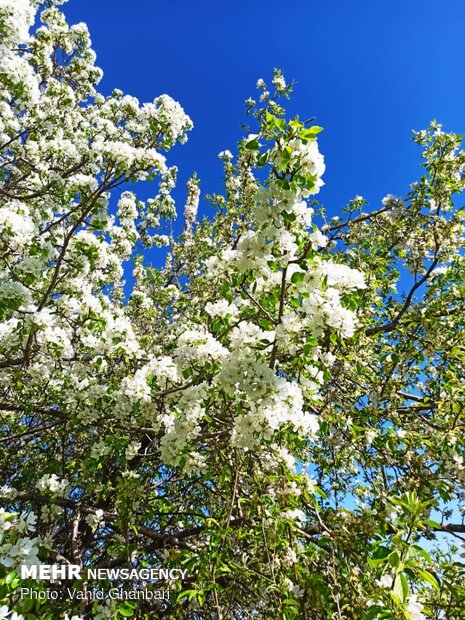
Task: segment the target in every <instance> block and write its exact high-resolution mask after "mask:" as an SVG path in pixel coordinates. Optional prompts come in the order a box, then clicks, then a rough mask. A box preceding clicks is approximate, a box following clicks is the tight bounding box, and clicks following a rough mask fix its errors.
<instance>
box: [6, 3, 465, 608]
mask: <svg viewBox="0 0 465 620" xmlns="http://www.w3.org/2000/svg"><path fill="white" fill-rule="evenodd" d="M60 3H61V2H60V1H58V0H50V1H49V2H47V3H46V5H42V6H41V7H37V6H36V5H35V4H34V3H33V2H31V1H29V0H0V56H1V59H2V69H1V73H0V88H1V92H0V106H1V114H0V144H1V151H0V156H1V158H2V163H1V169H0V174H1V177H0V200H1V209H0V241H1V246H0V250H1V267H0V314H1V317H0V318H1V324H0V412H1V413H0V421H1V428H2V437H1V439H0V471H1V472H2V483H3V486H2V487H1V488H0V499H1V502H2V505H3V509H2V511H1V512H0V525H1V528H0V532H1V538H0V618H12V619H16V620H18V619H20V618H21V617H23V618H25V619H31V620H32V619H35V618H43V619H50V620H54V619H56V618H65V617H71V616H72V617H73V618H75V619H76V618H95V619H103V618H120V617H135V618H167V619H168V618H172V619H182V618H186V619H187V618H190V619H216V620H220V619H223V620H226V619H228V618H231V619H233V618H236V619H245V618H263V619H272V618H276V619H278V618H284V619H287V620H291V619H293V618H302V619H309V620H310V619H312V620H313V619H315V620H316V619H330V618H332V619H337V620H343V619H344V620H346V619H347V620H349V619H350V620H360V619H366V620H369V619H379V620H381V619H382V620H394V619H404V620H421V619H426V618H427V619H431V620H432V619H437V620H439V619H446V618H447V620H455V619H459V618H463V609H464V608H465V587H464V585H463V574H464V565H463V564H462V563H461V562H460V559H461V556H460V554H459V551H460V550H459V549H458V547H459V546H460V540H457V539H460V538H461V536H460V534H461V533H465V526H464V525H463V524H462V521H461V516H460V505H461V504H462V506H463V498H464V495H463V492H464V490H463V483H464V480H465V465H464V461H463V457H464V448H465V439H464V433H463V428H464V425H465V405H464V403H465V348H464V345H463V327H464V317H465V313H464V311H465V285H464V282H465V277H464V276H465V265H464V261H463V254H462V247H463V243H464V235H463V225H462V221H463V219H464V217H465V215H464V212H463V210H461V209H460V208H458V207H457V206H456V202H455V197H456V195H457V194H459V193H460V192H461V190H462V189H463V186H464V180H463V170H464V166H465V154H464V153H463V152H462V151H460V150H459V146H460V138H459V137H458V136H456V135H455V134H448V133H443V132H442V131H441V127H440V126H439V125H435V124H433V125H432V126H431V127H430V128H429V129H428V130H427V131H422V132H419V133H417V134H415V138H414V139H415V141H416V142H417V143H418V144H419V145H421V146H422V148H423V157H424V164H423V165H424V168H425V171H424V175H423V176H422V177H421V179H420V181H419V182H418V183H415V184H413V185H412V186H411V190H410V192H409V193H408V195H407V197H406V199H405V200H403V199H401V198H396V197H394V196H391V195H389V196H387V197H386V198H385V200H384V201H383V206H382V207H381V208H380V209H378V210H375V211H371V212H366V211H365V210H364V207H365V204H366V203H365V201H364V200H363V199H362V198H360V197H357V198H356V199H355V200H354V201H352V202H351V203H350V204H349V206H348V208H347V209H346V211H345V213H344V214H343V217H341V218H333V219H332V220H331V221H330V222H327V221H326V218H325V212H324V210H323V209H322V208H320V207H318V205H317V204H316V202H315V201H314V199H313V198H312V197H313V196H314V195H315V194H317V193H318V191H319V188H320V187H321V185H322V184H323V181H322V175H323V173H324V170H325V166H324V160H323V157H322V155H321V154H320V153H319V151H318V143H317V135H318V133H319V132H320V130H321V128H319V127H317V126H314V125H312V124H311V121H307V122H302V121H300V120H299V118H294V119H293V120H290V121H288V120H286V117H285V113H284V110H283V109H282V107H281V106H280V104H279V103H277V101H279V97H287V96H288V95H289V93H290V91H291V88H290V87H289V86H287V85H286V83H285V81H284V78H283V76H282V75H281V73H280V72H279V71H276V72H275V75H274V78H273V88H272V90H271V91H268V90H267V87H266V85H265V83H264V82H263V81H262V80H260V81H259V83H258V87H259V89H260V92H261V97H260V104H259V105H256V104H255V102H253V101H251V100H249V101H248V108H249V113H250V118H251V119H253V121H254V122H255V123H256V127H257V129H256V130H255V133H254V134H250V135H249V136H248V137H247V138H245V139H243V140H242V141H241V142H240V143H239V147H238V153H237V155H236V156H233V155H232V154H231V153H230V152H229V151H224V152H223V153H221V154H220V157H221V159H222V160H223V163H224V171H225V193H224V195H215V196H213V197H211V202H212V203H213V206H214V207H215V209H214V210H213V211H212V216H211V217H209V218H205V219H203V220H202V221H197V208H198V204H199V196H200V188H199V182H198V180H197V179H196V178H195V176H194V177H192V178H191V180H190V181H189V183H188V197H187V202H186V206H185V210H184V219H185V225H184V232H183V234H182V235H180V236H178V238H176V239H174V238H173V235H172V234H168V235H166V234H163V233H166V231H170V230H171V229H170V223H171V222H172V220H173V219H174V218H175V215H176V214H175V205H174V201H173V199H172V197H171V195H170V194H171V190H172V189H173V187H174V185H175V181H176V168H175V167H169V166H168V164H167V162H166V158H165V155H164V153H165V152H167V151H168V150H169V149H170V148H171V147H172V146H173V145H174V144H176V143H177V142H184V141H185V139H186V132H187V131H188V130H189V129H190V128H191V127H192V123H191V121H190V119H189V118H188V117H187V116H186V114H185V113H184V111H183V109H182V108H181V107H180V106H179V104H177V103H176V102H175V101H173V100H172V99H171V98H170V97H168V96H166V95H162V96H161V97H158V98H156V99H155V100H154V101H153V102H152V103H146V104H142V105H141V104H140V103H139V102H138V101H137V99H135V98H134V97H131V96H127V95H123V93H121V92H120V91H116V90H115V91H114V92H113V93H112V94H111V95H110V96H109V97H104V96H102V95H101V94H99V93H98V92H97V90H96V87H97V84H98V81H99V79H100V77H101V71H100V70H99V69H98V68H96V67H95V65H94V62H95V55H94V53H93V52H92V50H91V48H90V40H89V35H88V32H87V29H86V27H85V26H84V25H83V24H78V25H76V26H73V27H69V26H68V25H67V23H66V21H65V19H64V16H63V14H62V13H61V12H60V10H59V9H58V8H57V5H59V4H60ZM38 8H40V9H41V12H40V21H41V25H40V26H38V27H36V28H35V31H34V34H33V35H30V28H32V26H33V24H34V22H35V20H36V11H37V10H38ZM143 180H153V181H157V182H158V186H157V189H156V190H155V191H154V197H153V198H151V199H148V200H146V201H142V200H140V199H138V198H137V195H136V193H135V192H134V185H136V186H137V182H138V181H143ZM162 246H167V250H166V248H165V250H160V251H164V252H165V254H166V256H167V258H166V262H165V264H164V266H163V267H162V268H154V267H151V266H149V264H148V258H147V251H146V250H147V249H149V248H159V247H162ZM153 251H154V250H152V251H151V253H153ZM128 265H131V266H132V277H131V278H129V280H130V284H129V283H127V282H126V280H127V279H128V275H127V272H126V275H125V270H127V267H128ZM439 532H440V533H442V534H441V537H442V538H441V539H440V540H441V544H440V545H439V546H438V547H437V548H435V545H434V544H433V543H434V540H435V538H436V537H437V536H438V533H439ZM449 541H452V542H449ZM39 562H43V563H49V564H51V563H54V562H58V563H71V564H79V565H80V566H83V567H102V568H114V567H155V568H156V567H168V568H170V567H172V568H183V569H184V571H183V574H184V577H183V578H182V579H177V580H173V581H171V582H163V581H161V582H159V583H158V584H142V585H141V584H138V586H137V587H140V588H142V589H143V588H145V589H146V590H151V589H154V588H160V587H162V586H163V587H167V588H168V587H169V589H170V598H169V600H137V601H132V602H131V601H123V602H121V601H118V600H112V599H104V600H100V601H93V600H91V598H84V599H83V600H79V599H78V598H73V597H70V596H61V594H64V593H66V585H68V586H69V585H70V584H66V583H62V584H55V585H54V588H55V590H56V591H57V592H59V593H60V597H59V598H57V599H54V600H34V599H33V598H31V597H20V595H19V591H20V588H21V587H22V586H24V585H28V586H33V587H34V588H35V589H36V590H45V589H46V588H47V586H48V585H49V584H48V582H40V581H32V580H30V579H29V580H26V581H21V579H20V577H19V567H20V566H21V565H25V566H31V565H34V564H38V563H39ZM96 585H101V584H96V583H92V581H87V582H85V583H84V584H83V583H82V582H80V583H77V584H74V586H75V587H77V588H84V591H85V592H87V593H88V592H92V589H93V588H94V587H95V586H96ZM107 585H108V584H107Z"/></svg>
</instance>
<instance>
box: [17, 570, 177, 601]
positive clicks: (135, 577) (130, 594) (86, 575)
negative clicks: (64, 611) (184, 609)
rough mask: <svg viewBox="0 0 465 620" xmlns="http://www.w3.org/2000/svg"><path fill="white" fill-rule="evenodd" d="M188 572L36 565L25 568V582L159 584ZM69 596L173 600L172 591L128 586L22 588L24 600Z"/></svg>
mask: <svg viewBox="0 0 465 620" xmlns="http://www.w3.org/2000/svg"><path fill="white" fill-rule="evenodd" d="M187 572H188V571H187V569H182V568H140V569H136V568H86V569H83V568H82V567H81V566H79V565H78V564H38V565H37V564H35V565H34V564H33V565H31V566H26V565H21V567H20V577H21V579H34V580H40V581H50V582H55V583H57V582H61V581H72V582H74V581H76V580H78V581H79V580H80V581H84V580H85V581H87V580H88V579H93V580H95V581H110V582H125V581H133V582H138V581H139V582H145V583H152V584H153V583H155V584H156V582H157V581H159V580H168V581H173V580H177V579H184V578H185V576H186V575H187ZM65 595H67V597H69V598H70V599H77V600H83V599H86V600H102V599H105V598H113V599H124V600H128V599H129V600H132V599H145V600H151V599H159V600H169V590H168V589H160V590H152V589H148V588H147V587H140V588H132V589H125V588H124V587H119V588H114V587H112V588H110V589H109V590H106V591H105V590H104V589H103V588H94V589H86V590H79V589H77V588H71V587H66V588H65V590H64V591H58V590H54V589H49V590H40V591H39V590H35V589H34V588H28V587H22V588H20V596H21V598H24V597H28V598H33V599H40V600H44V599H52V600H58V599H63V598H64V597H65Z"/></svg>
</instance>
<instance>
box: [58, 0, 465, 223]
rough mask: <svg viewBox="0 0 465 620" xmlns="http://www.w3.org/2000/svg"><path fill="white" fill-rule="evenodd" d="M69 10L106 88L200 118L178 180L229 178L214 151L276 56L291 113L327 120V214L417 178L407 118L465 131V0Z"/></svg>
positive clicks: (108, 1) (96, 4) (113, 2)
mask: <svg viewBox="0 0 465 620" xmlns="http://www.w3.org/2000/svg"><path fill="white" fill-rule="evenodd" d="M63 10H64V12H65V14H66V15H67V17H68V20H69V21H70V22H71V23H76V22H78V21H84V22H86V23H87V24H88V25H89V28H90V32H91V36H92V40H93V46H94V49H95V50H96V52H97V59H98V64H99V66H100V67H102V69H103V70H104V73H105V76H104V80H103V82H102V84H101V90H102V91H103V92H104V93H108V92H110V91H111V90H112V88H114V87H118V88H121V89H122V90H123V91H125V92H127V93H129V94H132V95H135V96H137V97H138V98H139V99H140V100H141V101H146V100H152V99H153V98H154V97H155V96H157V95H159V94H162V93H167V94H169V95H171V96H172V97H174V98H175V99H177V100H178V101H179V102H180V103H181V104H182V105H183V107H184V108H185V110H186V112H187V113H188V114H189V115H190V116H191V118H192V120H193V122H194V125H195V128H194V130H193V131H192V132H191V134H190V138H189V142H188V144H187V145H185V146H182V147H180V148H177V149H176V150H175V151H174V152H173V154H172V156H171V157H170V162H171V163H176V164H177V165H178V166H179V167H180V182H181V183H183V182H184V181H185V180H186V179H187V178H188V177H189V176H190V174H191V172H192V171H193V170H196V171H197V173H198V174H199V176H200V177H201V179H202V190H203V192H205V193H209V192H212V191H218V190H219V189H220V188H221V183H222V170H221V165H220V162H219V160H218V159H217V157H216V156H217V154H218V152H219V151H221V150H223V149H226V148H229V149H230V150H231V151H234V148H235V145H236V143H237V141H238V139H239V138H240V137H241V135H242V134H241V122H242V121H243V120H244V106H243V101H244V100H245V99H246V98H247V97H249V96H255V92H256V91H255V83H256V81H257V78H259V77H263V78H264V79H265V80H267V79H269V78H270V77H271V74H272V71H273V67H279V68H281V69H282V70H283V71H284V73H285V75H286V78H288V79H291V78H292V79H295V80H296V81H297V86H296V89H295V93H294V96H293V98H292V102H291V103H290V105H289V111H290V113H292V114H296V113H299V114H300V115H301V117H302V118H308V117H310V116H316V117H317V122H318V124H319V125H322V126H323V127H324V128H325V131H324V132H323V134H321V136H320V150H321V151H322V152H323V153H324V155H325V158H326V163H327V171H326V174H325V182H326V186H325V187H324V188H323V190H322V191H321V192H320V195H319V198H320V199H321V201H322V202H323V204H324V205H325V206H326V207H327V208H328V210H329V212H330V213H331V215H333V214H336V213H338V212H339V210H340V208H341V207H342V206H343V205H344V204H346V203H347V201H348V200H350V199H351V198H353V197H354V196H355V195H356V194H360V195H362V196H364V197H365V198H366V199H368V200H369V201H370V203H371V205H372V207H377V206H378V205H379V201H380V200H381V198H382V197H383V196H384V195H386V194H387V193H394V194H399V195H404V194H405V193H406V192H407V191H408V186H409V183H410V182H412V181H414V180H415V178H416V177H417V176H418V175H419V163H420V159H419V155H420V151H419V149H418V147H417V146H415V145H414V144H413V143H412V142H411V141H410V136H411V129H414V128H415V129H422V128H424V127H426V126H427V125H428V123H429V121H430V120H432V119H433V118H436V119H437V120H439V121H440V122H442V123H443V125H444V127H445V129H446V130H450V131H456V132H457V133H461V132H464V133H465V76H464V69H465V46H464V44H463V33H464V26H465V2H463V0H441V2H439V1H438V0H435V1H433V0H391V1H389V2H388V1H384V2H381V1H377V0H375V1H372V2H370V1H368V0H351V1H350V2H348V1H347V0H318V1H316V0H287V2H282V1H280V2H278V1H277V0H269V1H268V2H264V1H258V0H249V1H247V2H246V1H245V0H235V1H234V2H232V1H228V2H225V1H221V0H216V1H213V0H195V1H192V0H131V2H128V1H127V0H124V1H123V0H70V1H69V2H68V3H67V4H65V5H64V6H63ZM180 194H181V195H182V192H181V193H180ZM179 207H180V208H181V205H180V206H179Z"/></svg>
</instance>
